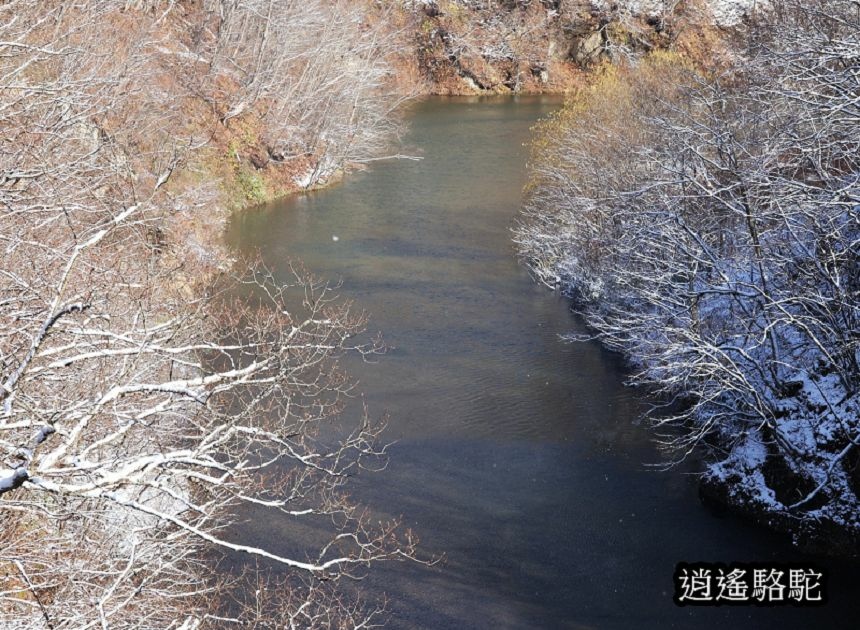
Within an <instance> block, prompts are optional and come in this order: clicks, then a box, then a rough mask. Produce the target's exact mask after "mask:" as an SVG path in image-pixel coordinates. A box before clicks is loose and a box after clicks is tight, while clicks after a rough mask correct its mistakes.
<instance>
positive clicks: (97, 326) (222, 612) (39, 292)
mask: <svg viewBox="0 0 860 630" xmlns="http://www.w3.org/2000/svg"><path fill="white" fill-rule="evenodd" d="M127 4H128V3H126V2H125V1H124V0H123V1H120V0H117V1H116V2H105V1H102V0H99V1H95V0H94V1H92V2H79V3H74V4H68V3H64V2H44V3H36V4H34V3H25V2H9V3H5V4H4V5H3V6H0V130H2V137H3V141H2V143H0V206H2V208H0V246H2V251H3V256H2V263H0V278H2V281H0V322H2V324H0V405H2V411H0V514H1V515H2V516H0V522H2V525H0V625H3V627H8V628H90V627H99V628H108V627H116V628H180V627H181V628H184V629H186V630H190V629H191V628H198V627H207V626H222V625H224V624H228V623H231V622H233V623H235V624H246V625H252V624H257V626H258V627H268V626H267V625H266V624H271V625H279V627H283V625H285V624H287V623H289V624H291V625H292V626H293V627H316V628H323V627H325V628H329V627H335V628H339V627H350V628H352V627H362V624H365V625H366V624H368V623H370V622H371V621H372V620H374V619H376V618H377V617H378V615H379V612H380V608H379V605H378V604H377V603H375V602H368V604H367V605H364V604H363V603H362V602H361V600H360V599H357V598H355V597H354V596H353V595H352V593H351V589H350V588H349V587H344V588H340V587H339V586H338V584H339V583H340V578H342V577H351V576H352V577H354V576H360V575H361V574H362V572H363V571H364V570H365V569H366V567H367V566H368V565H369V564H371V563H373V562H375V561H377V560H381V559H392V558H404V557H409V556H411V555H412V549H413V543H412V540H411V538H410V537H409V535H408V533H406V534H402V533H399V530H398V528H397V527H396V524H382V523H373V522H372V521H371V519H370V516H369V515H368V514H367V513H366V512H364V511H362V510H360V509H358V508H357V507H355V506H353V505H352V504H351V503H350V501H349V500H348V497H347V495H346V492H345V488H344V484H345V483H346V481H347V480H348V479H349V477H350V476H352V475H353V474H355V473H356V472H357V470H358V469H359V468H361V467H364V466H372V467H378V466H381V465H382V464H383V463H384V457H385V447H384V445H380V444H378V441H377V438H378V435H379V432H380V431H381V429H382V428H383V425H384V423H380V422H373V421H371V420H370V418H369V417H368V415H367V414H366V413H365V414H364V416H363V417H362V419H361V420H360V421H359V422H358V423H357V424H356V426H354V427H352V428H350V429H348V428H346V427H343V426H341V425H337V424H336V425H331V426H330V425H329V424H328V423H327V422H326V421H328V420H332V419H334V418H337V417H338V414H339V413H340V412H341V411H342V409H343V404H344V399H345V397H346V396H348V395H349V394H350V392H351V386H350V383H349V381H348V379H347V378H346V377H345V376H344V375H343V374H342V372H341V371H340V370H339V368H338V365H337V359H338V357H339V356H341V355H342V354H344V353H360V354H368V353H375V352H378V351H379V345H378V342H377V341H376V340H373V339H368V340H364V341H362V340H361V338H360V337H358V335H359V334H360V333H361V331H362V329H363V325H364V319H363V317H362V316H361V315H358V314H354V313H353V312H352V311H351V309H350V306H349V304H347V303H345V302H342V301H338V300H337V299H335V297H334V294H333V288H332V287H330V286H329V285H328V284H326V283H324V282H322V281H319V280H316V279H313V278H311V277H309V276H308V275H307V274H305V273H304V272H301V271H300V270H298V269H296V270H295V272H294V273H293V275H292V276H291V277H289V278H274V277H272V276H271V274H269V273H268V272H266V271H265V270H264V269H261V268H255V269H254V270H252V271H250V272H248V273H238V277H237V278H236V279H234V281H232V282H228V278H226V277H225V278H224V280H223V281H222V282H220V283H219V284H218V285H216V286H213V287H212V288H211V290H210V291H209V292H208V293H202V292H201V290H200V289H201V287H200V285H199V284H198V285H192V284H191V280H190V278H192V277H193V276H194V275H199V274H201V273H205V274H208V275H210V276H211V275H212V274H213V272H214V269H213V268H211V267H208V268H205V269H203V268H201V267H200V266H199V261H197V260H195V259H194V258H193V257H189V256H188V254H187V252H184V251H183V248H182V235H179V234H176V233H175V231H174V229H175V223H174V222H175V221H176V219H177V217H178V216H179V215H181V214H182V213H183V212H187V210H188V207H189V206H190V205H194V204H198V205H199V204H203V203H205V202H206V198H205V197H204V196H201V192H200V189H199V188H194V187H187V186H183V187H179V186H177V185H174V180H175V177H176V173H177V172H179V171H180V170H181V169H182V167H183V164H184V163H185V160H186V159H187V157H188V156H189V154H190V152H191V151H193V150H194V149H195V148H196V147H197V146H199V144H200V139H199V138H197V137H196V135H195V132H194V131H193V129H192V128H191V127H193V125H189V124H188V121H187V120H186V119H185V116H184V113H183V112H184V111H185V110H184V109H183V108H184V107H185V106H186V105H187V99H189V98H191V96H190V95H189V93H188V92H187V91H185V90H183V89H181V85H178V84H177V73H176V65H177V63H183V64H184V63H185V62H184V61H182V60H183V59H184V55H183V54H177V51H178V52H180V53H182V52H183V49H182V46H180V45H173V47H170V46H169V45H170V44H173V40H171V39H170V37H171V34H172V33H173V32H174V31H173V30H172V29H176V28H181V27H182V26H184V23H183V22H182V18H181V12H180V14H177V13H176V12H175V5H174V3H172V2H170V3H145V4H146V6H127ZM177 59H179V60H180V61H177ZM191 63H192V65H195V64H196V63H197V62H196V61H194V60H192V62H191ZM205 188H206V185H205V184H204V185H203V189H205ZM259 507H263V508H267V509H270V510H274V511H277V512H278V513H279V514H280V515H281V518H283V519H285V520H286V521H289V522H296V523H298V522H308V523H309V525H306V526H304V527H305V528H307V527H311V528H312V529H313V530H314V531H315V532H317V535H315V536H314V537H310V538H297V540H296V541H295V545H294V548H295V549H296V554H295V555H284V554H279V553H276V552H274V551H272V548H271V547H269V546H268V545H267V544H265V543H260V542H257V543H255V542H253V541H251V540H248V538H247V536H246V535H244V533H243V530H242V527H241V525H240V523H241V518H242V515H243V511H245V510H246V509H250V508H259ZM296 531H297V532H298V531H299V527H298V526H297V527H296ZM297 536H298V534H297ZM219 553H231V554H236V553H238V554H245V555H248V556H249V557H252V558H257V559H259V560H260V561H261V564H260V567H261V568H260V569H259V571H256V570H253V569H252V568H249V569H248V571H249V574H250V576H251V579H252V580H254V583H256V584H258V585H259V584H264V583H265V584H268V585H269V588H270V589H272V592H263V593H259V592H258V593H257V594H254V593H253V592H252V593H251V594H248V593H247V592H245V590H243V589H244V588H245V587H246V585H247V583H246V582H244V581H243V579H244V578H242V577H241V576H238V577H237V576H234V575H230V574H229V573H220V574H219V573H218V572H216V571H213V567H214V566H215V563H216V561H217V557H218V554H219ZM273 566H280V567H282V568H283V569H284V570H285V571H286V572H287V573H286V577H283V578H280V579H278V578H276V577H275V576H274V575H272V576H271V577H268V578H267V577H266V576H267V575H268V573H267V572H270V571H271V568H272V567H273ZM231 593H232V598H233V599H232V600H230V599H225V597H228V598H229V597H230V596H231V595H230V594H231ZM230 601H232V602H233V604H232V605H231V604H230Z"/></svg>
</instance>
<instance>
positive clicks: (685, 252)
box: [517, 0, 860, 545]
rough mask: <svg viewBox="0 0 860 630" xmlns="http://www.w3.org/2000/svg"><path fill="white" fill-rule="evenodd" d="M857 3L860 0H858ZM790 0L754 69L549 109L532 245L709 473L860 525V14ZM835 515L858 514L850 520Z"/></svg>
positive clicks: (812, 527) (747, 502) (810, 525)
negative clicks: (704, 448) (702, 454)
mask: <svg viewBox="0 0 860 630" xmlns="http://www.w3.org/2000/svg"><path fill="white" fill-rule="evenodd" d="M849 4H850V3H849ZM849 4H846V3H841V2H831V1H828V0H822V1H821V2H816V3H814V4H813V5H810V4H809V3H802V4H801V3H794V2H784V3H778V4H775V9H774V11H772V12H771V13H769V14H768V15H767V17H766V19H765V21H764V22H763V23H762V24H761V25H760V28H758V29H754V30H753V32H752V33H751V36H750V38H751V44H750V48H749V50H748V51H746V52H745V53H740V52H739V53H738V54H739V58H738V60H737V62H736V64H734V65H733V66H731V67H730V68H727V69H726V70H725V71H723V72H722V73H716V74H712V75H705V74H704V73H700V72H698V71H696V70H695V69H694V68H692V67H691V66H689V65H688V64H687V63H685V62H683V61H682V60H681V59H680V58H678V57H677V56H673V55H671V54H657V55H654V56H652V57H651V58H650V59H649V60H646V61H644V62H643V63H642V64H640V65H638V66H636V67H633V68H630V69H629V70H626V71H625V70H619V71H610V72H608V74H607V76H606V77H604V78H603V79H602V81H601V82H600V83H599V84H598V86H597V87H596V88H595V89H594V90H593V91H592V92H590V93H587V94H585V95H583V96H582V97H581V98H580V99H579V101H578V103H577V104H575V105H571V106H568V110H567V111H566V112H565V113H563V114H561V116H560V117H559V118H558V119H556V120H555V121H552V122H550V123H548V129H547V130H546V131H545V133H544V135H543V138H542V139H541V140H540V141H539V144H538V145H537V148H536V160H535V162H536V167H535V177H534V181H533V184H532V190H531V194H530V200H529V202H528V204H527V207H526V210H525V216H524V222H523V224H522V225H521V227H520V228H519V229H518V231H517V240H518V242H519V243H520V245H521V248H522V251H523V254H524V256H525V257H526V259H527V260H528V262H529V263H530V265H531V266H532V268H533V269H534V270H535V272H536V274H537V275H538V277H540V278H541V279H543V280H544V281H545V282H547V283H549V284H552V285H560V286H562V287H563V288H564V289H566V290H568V291H569V292H571V293H572V294H573V295H574V296H575V297H576V298H577V299H578V300H579V304H580V305H581V307H582V310H583V313H584V314H585V316H586V319H587V321H588V322H589V323H590V324H591V326H593V327H594V329H595V331H596V334H597V335H598V336H599V338H601V339H602V340H604V341H605V342H606V343H607V344H608V345H610V346H611V347H613V348H616V349H619V350H621V351H623V352H625V353H626V354H627V355H628V356H629V357H630V359H631V363H632V364H633V365H634V367H635V370H636V373H635V377H634V380H636V381H638V382H644V383H650V384H652V385H655V386H656V387H657V388H658V389H659V390H660V391H662V393H663V395H664V396H665V399H666V400H668V401H669V403H670V405H668V406H667V407H665V408H663V409H660V410H658V412H657V413H655V415H654V421H655V423H656V424H657V425H658V426H660V427H662V428H663V429H667V428H668V427H669V426H671V427H673V428H672V429H671V430H666V431H662V435H663V438H664V440H665V442H666V443H667V445H669V446H673V447H676V448H678V449H680V452H681V453H682V454H683V453H687V452H689V451H690V449H692V448H693V447H694V446H697V445H701V444H708V445H710V447H711V448H710V449H709V450H708V452H709V455H710V458H711V460H710V461H711V463H710V465H709V467H708V469H707V471H706V473H705V478H706V481H707V483H708V486H709V487H711V488H716V489H718V490H717V491H718V492H720V493H722V494H724V495H725V496H726V498H727V500H728V501H729V502H730V503H733V504H736V505H743V506H746V507H747V508H749V509H751V510H752V511H753V512H755V513H757V514H764V518H763V519H762V520H765V521H771V522H774V523H779V524H780V525H781V526H783V527H787V528H789V529H791V530H792V531H793V532H795V533H796V534H798V535H799V536H802V535H804V534H805V533H809V532H811V533H814V534H815V535H818V536H819V537H820V536H822V535H824V536H830V535H833V536H834V538H836V537H841V541H842V543H846V541H847V544H849V545H856V543H857V540H858V536H860V520H858V519H860V484H858V473H857V466H858V456H860V451H858V446H860V424H858V418H860V394H858V390H860V366H858V363H860V297H858V288H859V287H858V280H857V279H858V277H860V274H858V270H860V269H858V248H860V240H858V239H860V225H858V212H860V158H858V156H860V151H858V149H860V126H858V124H857V122H858V120H860V117H858V116H860V109H858V105H860V83H858V71H857V70H858V63H860V38H858V33H860V28H858V27H860V22H858V19H860V14H858V11H857V8H856V6H849ZM833 532H836V533H835V534H833Z"/></svg>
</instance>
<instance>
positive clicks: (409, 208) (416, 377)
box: [228, 97, 860, 630]
mask: <svg viewBox="0 0 860 630" xmlns="http://www.w3.org/2000/svg"><path fill="white" fill-rule="evenodd" d="M558 105H559V101H558V99H554V98H540V97H529V98H523V97H521V98H504V99H476V98H456V99H450V98H449V99H441V98H439V99H428V100H426V101H423V102H421V103H420V104H418V105H417V106H416V107H415V108H414V110H413V112H412V114H411V120H410V124H411V128H410V132H409V134H408V136H407V137H406V138H405V142H406V145H407V146H406V149H407V151H409V152H411V153H414V154H417V155H420V156H421V157H422V158H423V160H422V161H419V162H415V161H395V162H385V163H379V164H377V165H376V166H375V167H374V168H373V169H372V170H371V171H369V172H366V173H362V174H358V175H352V176H350V177H349V178H348V179H347V180H346V182H345V183H344V184H342V185H339V186H336V187H333V188H331V189H328V190H325V191H321V192H316V193H312V194H307V195H301V196H295V197H292V198H290V199H287V200H285V201H283V202H280V203H276V204H273V205H270V206H268V207H265V208H261V209H258V210H254V211H248V212H244V213H241V214H239V215H237V216H236V217H235V218H234V219H233V222H232V224H231V226H230V228H229V231H228V242H229V243H230V244H231V245H232V246H233V247H235V248H237V249H238V250H248V251H250V250H257V249H259V250H260V251H261V253H262V257H263V259H264V260H265V261H266V262H267V263H268V264H269V265H270V266H271V267H272V268H274V269H276V270H278V269H280V270H282V271H283V272H284V273H286V265H287V261H288V260H290V259H299V260H301V261H302V262H303V263H304V265H305V266H306V267H307V268H308V269H309V270H310V271H311V272H312V273H314V274H315V275H322V276H325V277H328V278H341V279H342V280H343V289H342V294H343V295H344V296H346V297H348V298H350V299H352V300H354V301H355V303H356V305H357V306H358V307H360V308H363V309H366V310H367V311H368V312H369V313H370V314H371V320H370V327H371V329H372V330H381V331H382V332H383V333H384V338H385V340H386V343H387V344H388V345H389V346H393V350H391V351H390V352H389V353H388V354H386V355H385V356H383V357H382V358H381V359H380V360H379V361H378V362H377V363H374V364H364V363H361V362H359V361H356V362H351V363H349V364H348V365H347V368H348V369H349V370H350V372H351V373H352V375H354V376H355V377H357V378H358V379H359V381H360V386H359V389H360V390H361V391H362V392H363V393H364V395H365V399H366V401H367V403H368V404H369V406H370V409H371V410H372V412H375V413H377V414H379V413H381V412H382V411H384V410H387V411H389V412H390V414H391V424H390V428H389V430H388V433H387V437H388V438H389V439H394V440H397V441H398V442H397V444H396V445H395V446H394V447H393V448H392V450H391V461H390V464H389V467H388V469H387V470H386V471H384V472H382V473H378V474H373V475H365V476H363V477H360V478H359V479H358V483H357V485H356V486H355V487H354V492H355V495H357V498H358V499H359V500H361V501H365V502H367V503H369V504H370V505H372V506H374V507H375V508H378V511H384V510H389V511H390V514H391V515H393V516H397V515H401V514H402V515H403V517H404V521H405V523H406V524H407V525H409V526H410V527H412V528H413V529H414V531H415V532H416V533H417V534H418V536H419V537H420V538H421V548H422V551H423V552H424V553H426V554H428V555H430V554H438V553H443V552H444V553H445V555H446V561H445V562H444V563H442V564H440V565H438V566H435V567H433V568H426V567H422V566H419V565H411V564H401V563H396V564H390V565H386V566H384V567H382V569H381V570H377V571H375V572H374V575H373V577H372V578H368V582H367V583H366V584H365V589H367V590H369V591H371V592H385V593H386V594H387V596H388V598H389V600H390V602H391V608H392V609H393V611H394V612H395V616H394V617H393V618H392V619H391V621H390V622H389V624H388V627H390V628H427V629H443V628H452V629H454V628H456V629H466V628H493V629H500V628H549V629H554V628H690V627H695V628H727V627H729V628H780V629H782V630H788V629H789V628H808V627H810V625H811V624H816V625H817V626H819V627H821V628H843V627H844V628H850V627H857V626H856V625H854V624H856V623H857V621H856V620H857V613H858V612H860V606H858V603H857V595H860V590H858V589H860V580H858V576H857V570H856V568H852V567H850V566H839V565H837V564H834V563H827V564H826V565H825V566H828V567H830V569H831V577H830V586H829V593H830V600H831V601H830V603H829V604H828V605H827V606H826V607H824V608H821V609H795V608H791V607H789V608H782V609H761V608H754V607H749V608H746V607H744V608H725V607H722V608H717V609H690V608H684V609H680V608H677V607H676V606H675V605H674V604H673V603H672V599H671V597H672V572H673V570H674V566H675V564H676V563H677V562H679V561H682V560H683V561H695V560H705V561H723V562H731V561H744V562H750V561H766V560H774V559H778V560H781V561H787V560H792V559H801V556H799V554H797V553H796V552H795V551H793V550H792V549H790V548H789V547H788V545H787V544H786V543H785V542H783V541H781V540H778V539H776V538H775V537H773V536H771V535H769V534H766V533H764V532H762V531H760V530H758V529H756V528H753V527H751V526H748V525H746V524H744V523H741V522H738V521H736V520H734V519H729V518H718V517H717V516H715V515H714V514H712V513H711V512H709V511H708V510H706V509H705V508H704V507H702V505H701V504H700V503H699V501H698V499H697V491H696V485H695V480H694V479H693V478H692V477H691V476H690V475H687V474H684V473H685V471H683V470H674V471H672V472H657V471H655V470H653V469H649V468H648V467H647V466H646V465H647V464H649V463H655V462H658V461H659V454H658V453H657V452H656V450H655V449H654V448H653V446H652V444H651V442H650V438H651V436H650V434H649V433H648V432H647V430H646V429H645V428H643V427H640V426H637V425H636V424H635V419H636V417H637V414H638V413H639V411H641V407H640V404H641V403H640V402H639V401H638V399H637V394H636V392H634V391H631V390H629V389H626V388H624V387H623V380H624V372H623V368H622V366H621V365H620V364H619V362H618V360H617V358H615V357H614V356H612V355H610V354H609V353H606V352H604V351H603V350H602V349H601V348H600V347H599V346H597V345H596V344H588V343H574V344H571V343H564V342H562V341H561V340H560V339H559V335H560V334H562V333H567V332H571V331H578V330H579V331H581V330H582V328H581V323H580V322H579V321H578V320H577V319H576V318H575V317H574V316H572V315H571V314H570V312H569V306H568V304H567V303H566V301H565V300H563V299H561V298H559V297H558V296H555V295H553V294H552V293H550V292H549V291H546V290H545V289H543V288H541V287H538V286H537V285H535V284H534V283H533V282H532V281H531V279H530V278H529V277H528V274H527V273H526V272H525V271H524V269H523V268H522V267H520V266H519V265H518V264H517V261H516V258H515V255H514V249H513V245H512V244H511V240H510V226H511V222H512V220H513V218H514V216H515V214H516V212H517V210H518V208H519V205H520V194H521V190H522V187H523V184H524V178H525V172H526V160H527V156H528V150H527V148H526V147H525V146H524V144H525V143H526V142H527V141H528V139H529V136H530V131H529V128H530V126H531V125H532V124H534V122H535V121H536V120H537V119H538V118H539V117H541V116H543V115H546V114H548V113H549V112H551V111H552V110H554V109H555V108H557V107H558ZM333 237H337V240H335V239H333ZM256 532H257V534H256V535H258V536H264V537H270V539H271V540H277V539H278V537H279V536H281V535H289V534H288V533H285V532H280V531H279V530H278V527H277V523H276V522H271V523H263V524H261V525H258V526H257V529H256ZM270 544H271V542H270Z"/></svg>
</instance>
